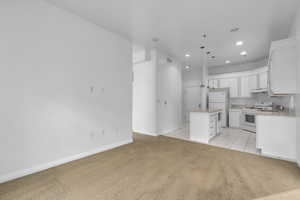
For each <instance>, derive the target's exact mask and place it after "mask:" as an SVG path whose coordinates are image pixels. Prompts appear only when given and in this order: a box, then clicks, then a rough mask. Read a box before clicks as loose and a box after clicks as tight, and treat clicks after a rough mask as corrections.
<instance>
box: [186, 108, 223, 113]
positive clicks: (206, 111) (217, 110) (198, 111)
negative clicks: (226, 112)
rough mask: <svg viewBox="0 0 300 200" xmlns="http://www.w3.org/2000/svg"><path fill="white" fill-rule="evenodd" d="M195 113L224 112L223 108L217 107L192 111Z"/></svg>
mask: <svg viewBox="0 0 300 200" xmlns="http://www.w3.org/2000/svg"><path fill="white" fill-rule="evenodd" d="M191 112H193V113H218V112H222V110H221V109H216V110H207V109H206V110H202V109H199V110H193V111H191Z"/></svg>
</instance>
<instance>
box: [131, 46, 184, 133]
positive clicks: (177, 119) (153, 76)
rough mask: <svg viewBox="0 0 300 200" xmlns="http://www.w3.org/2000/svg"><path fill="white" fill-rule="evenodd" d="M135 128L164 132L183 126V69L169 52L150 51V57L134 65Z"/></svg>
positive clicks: (140, 131)
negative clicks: (169, 57) (171, 57)
mask: <svg viewBox="0 0 300 200" xmlns="http://www.w3.org/2000/svg"><path fill="white" fill-rule="evenodd" d="M133 69H134V70H133V71H134V84H133V115H132V116H133V121H132V123H133V131H135V132H138V133H143V134H147V135H153V136H156V135H160V134H165V133H168V132H171V131H174V130H176V129H179V128H181V127H182V68H181V65H180V63H178V62H176V60H174V59H172V62H171V63H169V62H167V56H166V54H164V53H162V52H161V51H158V50H156V49H153V50H151V59H150V60H149V61H145V62H139V63H136V64H134V66H133Z"/></svg>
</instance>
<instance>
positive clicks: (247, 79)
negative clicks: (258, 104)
mask: <svg viewBox="0 0 300 200" xmlns="http://www.w3.org/2000/svg"><path fill="white" fill-rule="evenodd" d="M254 89H257V75H248V76H242V77H241V95H240V96H241V97H251V95H252V90H254Z"/></svg>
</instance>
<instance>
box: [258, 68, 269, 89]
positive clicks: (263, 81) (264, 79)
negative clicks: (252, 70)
mask: <svg viewBox="0 0 300 200" xmlns="http://www.w3.org/2000/svg"><path fill="white" fill-rule="evenodd" d="M258 79H259V85H258V89H266V88H268V72H262V73H260V74H258Z"/></svg>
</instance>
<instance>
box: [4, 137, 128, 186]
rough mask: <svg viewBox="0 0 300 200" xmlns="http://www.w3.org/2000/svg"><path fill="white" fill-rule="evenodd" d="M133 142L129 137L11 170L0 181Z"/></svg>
mask: <svg viewBox="0 0 300 200" xmlns="http://www.w3.org/2000/svg"><path fill="white" fill-rule="evenodd" d="M132 142H133V140H132V139H129V140H125V141H121V142H117V143H113V144H108V145H104V146H102V147H99V148H96V149H93V150H91V151H88V152H83V153H79V154H76V155H72V156H69V157H66V158H62V159H59V160H56V161H52V162H49V163H45V164H41V165H38V166H34V167H31V168H27V169H22V170H18V171H15V172H11V173H9V174H5V175H1V176H0V183H4V182H7V181H11V180H14V179H17V178H20V177H23V176H27V175H30V174H34V173H37V172H40V171H43V170H46V169H49V168H52V167H56V166H58V165H62V164H65V163H68V162H71V161H74V160H78V159H81V158H84V157H87V156H91V155H93V154H96V153H100V152H103V151H107V150H110V149H113V148H116V147H119V146H122V145H125V144H129V143H132Z"/></svg>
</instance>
